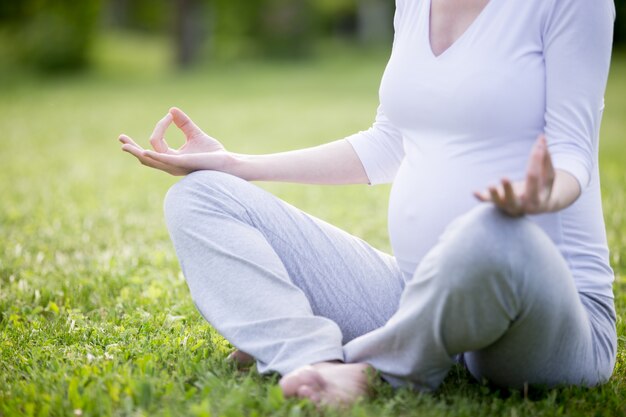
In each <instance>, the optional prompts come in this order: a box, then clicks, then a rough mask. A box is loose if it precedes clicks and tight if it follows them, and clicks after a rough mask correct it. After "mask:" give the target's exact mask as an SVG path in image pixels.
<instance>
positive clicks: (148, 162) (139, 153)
mask: <svg viewBox="0 0 626 417" xmlns="http://www.w3.org/2000/svg"><path fill="white" fill-rule="evenodd" d="M122 150H123V151H124V152H128V153H129V154H131V155H133V156H134V157H135V158H137V159H138V160H139V162H140V163H141V164H142V165H145V166H148V167H151V168H156V169H160V170H162V171H166V172H170V171H171V167H169V166H168V165H166V164H164V163H162V162H159V161H155V160H153V159H150V158H146V157H145V156H144V155H143V152H144V150H143V149H141V148H138V147H136V146H133V145H130V144H124V145H122Z"/></svg>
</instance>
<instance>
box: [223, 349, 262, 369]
mask: <svg viewBox="0 0 626 417" xmlns="http://www.w3.org/2000/svg"><path fill="white" fill-rule="evenodd" d="M226 360H227V361H231V362H233V363H234V364H235V365H236V366H237V368H239V369H242V368H248V367H250V366H252V365H254V361H255V359H254V357H252V356H251V355H248V354H247V353H246V352H242V351H240V350H238V349H237V350H234V351H232V352H231V353H230V354H229V355H228V356H227V357H226Z"/></svg>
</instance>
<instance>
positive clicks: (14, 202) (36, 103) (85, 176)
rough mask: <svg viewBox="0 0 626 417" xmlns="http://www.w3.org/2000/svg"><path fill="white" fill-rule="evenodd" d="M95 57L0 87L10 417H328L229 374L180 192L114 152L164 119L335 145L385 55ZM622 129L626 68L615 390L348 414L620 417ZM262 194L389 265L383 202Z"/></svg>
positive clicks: (624, 242) (392, 397)
mask: <svg viewBox="0 0 626 417" xmlns="http://www.w3.org/2000/svg"><path fill="white" fill-rule="evenodd" d="M100 48H101V50H100V52H99V55H98V57H99V58H98V68H97V69H96V70H95V71H94V72H92V73H90V74H88V75H82V76H73V77H56V78H52V79H42V78H38V77H31V76H28V75H20V74H14V73H8V72H5V73H0V201H1V203H0V416H7V417H8V416H18V415H20V416H22V415H23V416H44V415H59V416H60V415H64V416H65V415H66V416H92V415H120V416H121V415H128V416H143V415H145V416H148V415H149V416H169V415H176V416H178V415H180V416H239V415H249V416H257V415H259V416H260V415H284V416H306V415H317V414H319V412H318V411H317V410H316V409H315V408H314V407H312V406H311V405H310V404H308V403H306V402H304V401H296V400H289V401H286V400H284V399H283V398H282V396H281V394H280V390H279V389H278V388H277V385H276V378H275V377H267V376H259V375H257V374H256V373H255V372H250V373H242V372H239V371H237V370H235V369H234V368H233V367H231V366H230V365H228V364H226V363H225V362H224V358H225V356H226V355H227V354H228V352H229V351H230V349H231V347H230V346H229V344H228V343H227V342H226V341H224V340H223V339H222V338H221V337H220V336H219V335H217V334H216V333H215V332H214V331H213V330H212V329H211V327H210V326H209V325H208V324H207V323H206V322H205V321H204V320H203V319H202V318H201V317H200V315H199V314H198V313H197V312H196V310H195V308H194V306H193V304H192V302H191V299H190V297H189V294H188V290H187V287H186V284H185V281H184V279H183V277H182V275H181V273H180V271H179V267H178V263H177V260H176V257H175V254H174V251H173V248H172V246H171V244H170V242H169V238H168V235H167V232H166V230H165V226H164V222H163V215H162V210H161V207H162V198H163V196H164V194H165V192H166V190H167V189H168V187H169V186H170V185H171V184H173V183H174V182H175V181H176V179H175V178H172V177H168V176H167V175H165V174H162V173H160V172H156V171H152V170H148V169H145V168H143V167H141V166H140V165H138V164H137V163H135V162H134V160H132V159H131V158H130V157H129V156H128V155H126V154H122V153H121V152H120V151H119V146H118V143H117V141H116V138H117V135H118V134H119V133H121V132H125V133H127V134H129V135H131V136H133V137H135V138H136V139H137V140H139V141H141V142H142V143H144V144H145V143H146V142H147V137H148V135H149V134H150V132H151V130H152V127H153V125H154V123H155V122H156V120H158V118H160V117H161V116H162V115H163V114H165V112H166V110H167V109H168V107H169V106H171V105H177V106H179V107H181V108H183V109H184V110H185V111H187V112H188V113H189V114H190V115H191V116H192V117H193V118H194V119H196V120H197V121H198V122H199V124H201V126H202V127H203V128H204V129H205V130H206V131H207V132H209V133H211V134H212V135H214V136H216V137H218V138H220V139H221V140H222V141H223V142H224V143H225V144H226V146H227V147H228V148H230V149H231V150H233V151H238V152H269V151H277V150H286V149H294V148H299V147H303V146H307V145H312V144H317V143H322V142H325V141H329V140H332V139H335V138H340V137H343V136H346V135H348V134H350V133H353V132H355V131H357V130H360V129H363V128H366V127H367V126H368V125H369V124H370V123H371V120H372V119H373V116H374V113H375V109H376V105H377V87H378V81H379V78H380V75H381V73H382V70H383V68H384V65H385V58H386V57H385V54H384V53H371V54H363V53H356V52H349V51H343V52H344V53H342V54H340V55H338V56H336V57H334V58H332V59H328V58H322V59H319V60H316V61H311V62H300V63H293V64H284V63H283V64H280V63H274V64H268V63H254V64H250V63H240V64H237V65H231V66H226V65H217V66H214V67H211V66H207V67H206V68H202V69H198V70H195V71H193V72H190V73H186V74H178V75H175V74H171V73H169V72H167V71H165V70H163V69H162V68H163V65H162V64H163V61H164V60H165V59H166V57H165V56H164V55H163V53H162V52H161V50H160V48H159V46H158V45H152V44H149V43H141V42H138V43H136V44H134V43H132V42H125V43H120V44H119V47H118V46H117V45H114V44H113V42H112V41H109V42H108V43H106V42H105V43H104V44H102V45H101V46H100ZM120 49H121V50H120ZM624 115H626V55H624V54H617V55H616V56H615V60H614V68H613V71H612V74H611V80H610V85H609V88H608V92H607V106H606V111H605V120H604V125H603V126H604V127H603V135H602V136H603V137H602V141H603V142H602V149H601V160H602V180H603V189H604V203H605V205H604V207H605V218H606V222H607V228H608V236H609V240H610V246H611V249H612V262H613V266H614V268H615V271H616V284H615V292H616V299H617V308H618V314H619V315H620V317H621V318H620V319H619V321H618V326H619V327H618V329H619V335H620V347H619V357H618V363H617V367H616V370H615V374H614V377H613V378H612V380H611V381H610V382H609V383H608V384H606V385H605V386H603V387H600V388H594V389H582V388H565V389H557V390H539V389H533V390H531V391H530V392H529V393H528V395H524V393H522V392H515V391H514V392H502V391H498V390H496V389H494V388H492V387H489V386H487V385H484V384H481V383H477V382H474V381H472V379H471V378H470V377H469V376H468V374H467V373H466V372H465V371H463V370H461V369H453V370H452V372H451V373H450V375H449V377H448V378H447V380H446V382H445V384H444V385H443V387H442V388H441V390H440V391H438V392H437V393H436V394H434V395H433V394H416V393H412V392H408V391H406V390H400V391H397V392H393V391H391V390H390V389H389V388H388V387H386V386H383V385H381V386H380V387H378V391H379V392H378V395H376V396H375V397H374V398H373V399H372V400H368V401H365V402H363V403H361V404H358V405H356V406H355V407H353V408H352V409H351V410H349V411H345V412H344V413H345V414H351V415H356V416H396V415H419V416H458V417H460V416H512V417H513V416H553V415H554V416H556V415H575V416H590V415H593V416H618V415H626V411H625V410H626V385H625V384H626V324H625V323H624V320H623V318H624V317H626V277H625V274H626V218H625V214H624V207H626V170H624V169H623V165H622V164H623V162H624V161H626V147H625V146H624V144H623V132H626V119H625V118H624ZM171 137H172V139H170V142H174V143H175V142H176V141H180V140H181V138H180V136H177V135H175V134H172V135H171ZM263 186H264V187H266V188H268V189H271V190H272V191H273V192H275V193H277V194H278V195H280V196H281V197H282V198H285V199H286V200H288V201H290V202H291V203H293V204H295V205H297V206H298V207H301V208H302V209H304V210H307V211H309V212H311V213H313V214H315V215H317V216H319V217H322V218H324V219H326V220H328V221H330V222H332V223H334V224H336V225H338V226H340V227H343V228H345V229H347V230H349V231H350V232H352V233H354V234H357V235H359V236H361V237H363V238H365V239H367V240H368V241H370V242H371V243H372V244H374V245H375V246H377V247H379V248H381V249H384V250H389V243H388V241H387V237H386V199H387V194H388V187H370V188H368V187H316V186H294V185H287V184H264V185H263ZM520 366H523V364H520ZM325 414H326V415H334V414H341V413H339V412H335V411H326V412H325Z"/></svg>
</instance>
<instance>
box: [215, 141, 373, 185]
mask: <svg viewBox="0 0 626 417" xmlns="http://www.w3.org/2000/svg"><path fill="white" fill-rule="evenodd" d="M226 171H227V172H229V173H230V174H233V175H236V176H238V177H240V178H243V179H245V180H248V181H283V182H295V183H306V184H367V183H368V182H369V179H368V177H367V174H366V173H365V170H364V168H363V165H362V164H361V161H360V160H359V157H358V156H357V154H356V152H355V151H354V149H353V148H352V145H350V143H349V142H348V141H346V140H344V139H341V140H337V141H335V142H330V143H327V144H324V145H320V146H315V147H312V148H305V149H300V150H295V151H289V152H281V153H275V154H268V155H240V154H231V160H230V162H229V167H228V169H227V170H226Z"/></svg>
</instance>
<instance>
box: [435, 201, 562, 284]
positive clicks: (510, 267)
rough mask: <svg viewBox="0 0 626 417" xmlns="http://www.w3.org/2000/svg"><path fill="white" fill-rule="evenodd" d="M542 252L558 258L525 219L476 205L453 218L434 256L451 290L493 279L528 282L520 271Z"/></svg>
mask: <svg viewBox="0 0 626 417" xmlns="http://www.w3.org/2000/svg"><path fill="white" fill-rule="evenodd" d="M544 249H546V250H547V251H548V252H550V251H552V252H554V254H555V255H557V256H558V253H557V252H558V250H557V249H556V247H555V245H554V244H553V243H552V241H551V240H550V238H549V237H548V236H547V235H546V234H545V232H544V231H543V230H541V229H540V228H539V227H538V226H537V225H536V224H534V223H533V222H532V221H531V220H529V219H528V218H525V217H521V218H513V217H510V216H507V215H506V214H504V213H502V212H501V211H500V210H498V209H497V208H495V207H493V206H492V205H486V204H484V205H480V206H478V207H476V208H475V209H472V210H471V211H469V212H468V213H466V214H464V215H462V216H461V217H459V218H457V219H456V220H455V221H454V222H453V223H452V224H450V226H449V227H448V228H447V229H446V231H445V232H444V234H443V235H442V237H441V239H440V241H439V243H438V244H437V248H436V249H435V252H437V253H438V257H439V258H440V259H439V260H438V261H437V262H438V264H439V265H440V268H441V276H443V277H446V280H447V281H449V282H447V283H446V285H448V286H449V287H451V288H455V287H458V288H459V289H462V288H465V287H467V286H468V285H470V286H475V285H478V286H480V285H482V281H484V280H489V279H493V277H494V276H498V277H507V279H514V278H515V277H520V278H522V279H528V277H527V276H525V274H517V273H511V271H515V270H523V269H524V268H525V265H526V264H527V262H528V261H529V260H530V259H533V258H535V257H536V254H538V253H539V252H541V251H543V250H544Z"/></svg>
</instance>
